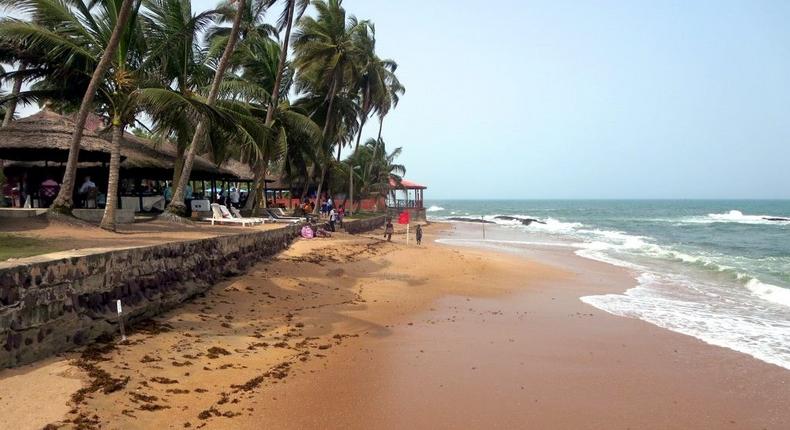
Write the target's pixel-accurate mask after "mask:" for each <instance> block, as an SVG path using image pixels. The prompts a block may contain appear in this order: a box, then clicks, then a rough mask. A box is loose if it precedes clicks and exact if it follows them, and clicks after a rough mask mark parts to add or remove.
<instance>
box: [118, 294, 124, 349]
mask: <svg viewBox="0 0 790 430" xmlns="http://www.w3.org/2000/svg"><path fill="white" fill-rule="evenodd" d="M116 305H117V307H118V324H120V326H121V342H126V330H124V327H123V307H122V306H121V301H120V300H118V301H117V302H116Z"/></svg>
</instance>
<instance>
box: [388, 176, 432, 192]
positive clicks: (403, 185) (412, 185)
mask: <svg viewBox="0 0 790 430" xmlns="http://www.w3.org/2000/svg"><path fill="white" fill-rule="evenodd" d="M390 188H397V189H407V190H425V189H427V188H428V187H426V186H425V185H420V184H418V183H416V182H412V181H410V180H408V179H401V181H400V185H398V183H397V182H396V181H395V179H393V178H390Z"/></svg>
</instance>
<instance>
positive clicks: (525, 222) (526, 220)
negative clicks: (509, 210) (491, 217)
mask: <svg viewBox="0 0 790 430" xmlns="http://www.w3.org/2000/svg"><path fill="white" fill-rule="evenodd" d="M496 219H501V220H503V221H518V222H520V223H521V224H523V225H530V224H532V223H533V222H536V223H538V224H546V223H545V222H543V221H541V220H539V219H535V218H518V217H514V216H507V215H499V216H497V217H496Z"/></svg>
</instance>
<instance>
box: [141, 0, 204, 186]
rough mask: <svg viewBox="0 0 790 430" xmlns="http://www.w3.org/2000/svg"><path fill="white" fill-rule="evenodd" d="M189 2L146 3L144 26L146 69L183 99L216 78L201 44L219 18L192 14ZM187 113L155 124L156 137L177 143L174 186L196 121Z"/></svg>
mask: <svg viewBox="0 0 790 430" xmlns="http://www.w3.org/2000/svg"><path fill="white" fill-rule="evenodd" d="M191 3H192V2H191V1H190V0H144V1H143V6H144V7H145V11H144V12H143V22H142V25H143V27H144V31H145V37H146V41H147V44H148V45H149V51H148V53H147V55H146V58H145V60H144V64H143V67H144V68H146V69H149V70H151V72H152V73H156V74H158V75H160V79H161V80H162V81H163V82H172V87H173V88H174V89H175V90H176V91H178V92H179V93H181V94H182V95H183V96H184V97H191V96H192V94H194V93H200V92H201V89H202V88H205V87H207V86H208V85H209V84H210V82H211V78H212V75H213V70H212V69H211V67H210V66H209V61H210V58H209V56H208V53H207V49H206V48H204V47H203V46H202V45H201V37H202V33H203V32H204V31H206V29H207V28H208V26H209V24H211V23H212V22H213V20H214V19H216V18H217V17H218V15H219V12H218V11H216V10H209V11H205V12H202V13H199V14H193V13H192V4H191ZM187 112H188V111H182V110H174V111H172V112H169V114H168V115H167V116H165V117H162V118H159V120H157V121H154V123H153V131H154V135H155V136H154V138H155V139H159V140H164V139H167V140H169V141H171V142H173V143H174V144H175V147H176V164H175V166H174V169H173V183H174V184H176V183H178V181H179V177H180V176H181V170H182V168H183V161H184V154H185V153H186V150H187V147H188V146H189V143H190V142H191V140H192V135H193V132H194V130H195V126H196V124H197V120H198V119H197V118H195V117H193V116H190V115H187Z"/></svg>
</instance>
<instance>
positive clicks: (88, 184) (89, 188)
mask: <svg viewBox="0 0 790 430" xmlns="http://www.w3.org/2000/svg"><path fill="white" fill-rule="evenodd" d="M77 194H78V195H79V196H80V200H81V201H82V207H84V208H89V209H95V208H96V205H97V202H96V198H97V197H98V195H99V190H98V188H96V184H95V183H94V182H93V181H91V177H90V176H85V180H84V181H83V182H82V185H81V186H80V189H79V190H78V191H77Z"/></svg>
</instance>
